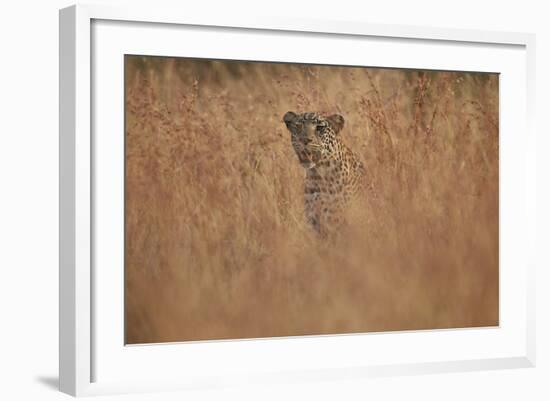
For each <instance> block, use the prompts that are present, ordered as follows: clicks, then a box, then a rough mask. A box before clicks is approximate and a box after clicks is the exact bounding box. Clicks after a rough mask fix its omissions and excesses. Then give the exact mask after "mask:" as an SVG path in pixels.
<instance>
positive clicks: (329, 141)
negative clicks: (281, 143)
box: [283, 111, 344, 169]
mask: <svg viewBox="0 0 550 401" xmlns="http://www.w3.org/2000/svg"><path fill="white" fill-rule="evenodd" d="M283 121H284V123H285V124H286V127H287V129H288V130H289V131H290V134H291V142H292V147H293V148H294V151H295V152H296V155H297V156H298V160H299V161H300V164H301V165H302V167H304V168H306V169H310V168H314V167H315V166H316V165H318V164H319V162H321V161H322V160H324V159H326V158H330V157H331V155H333V153H334V151H335V144H336V143H337V141H338V140H339V139H338V134H339V132H340V131H341V130H342V128H343V127H344V117H342V116H341V115H339V114H333V115H331V116H328V117H322V116H320V115H319V114H317V113H311V112H309V113H302V114H296V113H294V112H292V111H289V112H287V113H286V114H285V115H284V117H283Z"/></svg>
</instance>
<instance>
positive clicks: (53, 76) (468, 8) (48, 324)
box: [0, 0, 550, 400]
mask: <svg viewBox="0 0 550 401" xmlns="http://www.w3.org/2000/svg"><path fill="white" fill-rule="evenodd" d="M96 2H98V3H99V2H101V3H111V4H122V3H130V1H122V0H119V1H99V0H97V1H96ZM187 3H189V4H187ZM70 4H71V3H70V2H68V1H57V0H52V1H40V0H26V1H22V2H19V3H16V2H3V3H2V5H1V6H0V7H1V8H0V15H1V22H0V44H1V47H0V49H1V50H2V53H0V54H1V59H0V188H1V192H0V195H1V196H0V244H2V245H1V247H0V268H1V270H0V271H1V272H2V276H1V278H0V322H1V326H0V393H3V394H2V395H0V398H2V399H8V400H17V399H29V400H55V399H62V398H68V397H67V396H65V395H62V394H59V393H57V392H56V390H55V388H56V386H57V384H56V382H57V349H58V348H57V323H58V315H57V290H58V286H57V278H58V275H57V262H58V241H57V235H58V224H57V220H58V206H57V205H58V195H57V191H58V179H57V173H58V162H57V159H58V134H57V129H58V107H57V102H58V90H57V87H58V72H57V71H58V70H57V66H58V62H57V57H58V45H57V43H58V42H57V41H58V20H57V9H58V8H60V7H64V6H67V5H70ZM155 4H156V5H158V6H159V7H160V6H161V5H165V4H180V6H181V7H185V8H186V10H188V12H189V13H192V12H193V10H202V12H204V11H205V10H209V11H210V12H212V13H215V14H218V13H219V14H220V15H236V14H239V13H243V12H246V11H245V9H246V8H245V4H246V3H245V2H244V1H236V0H231V1H225V2H224V1H218V2H214V1H206V0H201V1H192V2H191V1H188V2H183V1H179V2H178V1H159V0H157V1H156V2H155ZM247 6H249V7H253V8H255V9H256V11H255V12H254V14H265V15H277V16H284V15H287V14H292V15H294V16H296V15H300V14H301V15H303V16H307V17H308V18H321V19H322V18H329V19H338V20H357V19H361V20H365V21H368V22H374V23H396V24H409V25H430V26H441V27H458V28H474V29H493V30H505V31H528V32H534V33H536V34H537V35H538V36H537V45H538V46H537V52H538V53H537V74H538V75H537V114H538V119H537V122H536V128H537V134H538V136H539V138H538V141H539V149H538V150H539V153H538V163H539V171H538V172H539V176H538V183H539V188H538V191H539V193H538V205H539V207H538V212H537V213H538V215H539V227H538V230H539V243H538V246H537V250H538V257H539V266H538V271H537V281H538V285H537V287H538V288H537V303H538V312H537V325H538V329H537V336H538V338H537V340H538V349H537V352H538V363H537V365H538V366H537V367H536V368H534V369H522V370H509V371H492V372H477V373H460V374H455V373H453V374H440V375H431V376H416V377H398V378H381V379H369V380H363V381H354V382H351V381H341V382H323V383H313V384H304V385H294V386H284V387H282V386H281V387H256V388H235V389H229V390H225V391H223V394H222V391H221V390H215V391H209V392H200V393H199V392H196V393H195V392H193V393H188V394H177V393H170V394H168V393H167V394H156V395H139V396H136V395H132V396H123V397H117V398H114V397H112V399H119V398H127V399H132V400H159V399H160V400H164V399H182V398H184V397H185V399H200V400H217V399H220V398H222V397H223V399H239V400H246V399H250V400H256V399H258V398H260V399H268V400H270V399H273V400H275V399H277V400H279V399H281V398H284V399H322V400H325V399H326V400H333V399H335V398H337V399H345V400H348V399H365V398H366V397H369V398H370V399H375V400H379V399H398V398H399V399H417V398H418V399H423V400H425V399H428V400H431V399H434V400H440V399H443V398H444V399H446V400H454V399H457V400H459V399H460V400H462V399H475V400H477V399H483V398H490V399H511V400H512V399H514V400H515V399H535V400H538V399H540V400H543V399H544V400H546V399H550V388H549V387H550V385H549V379H550V350H549V348H548V342H549V341H548V340H547V339H548V338H550V330H549V329H550V313H548V308H547V307H546V305H549V295H548V294H549V293H550V292H549V291H547V290H546V286H547V285H548V283H549V278H550V274H549V273H548V269H547V268H548V255H547V253H546V252H544V248H546V247H547V246H548V245H547V243H548V242H549V240H550V234H548V230H545V229H544V227H550V225H549V224H550V219H549V216H550V215H549V213H548V208H547V207H545V206H544V205H548V204H549V203H550V202H549V201H550V199H549V196H550V191H549V190H548V186H549V183H550V162H549V160H550V158H548V157H546V152H548V151H549V150H550V149H549V146H548V145H550V139H549V138H548V135H547V134H548V133H549V132H550V126H549V124H548V121H545V118H546V116H547V115H548V111H547V109H548V107H549V106H550V96H549V94H548V92H547V91H548V89H550V88H549V79H548V76H547V75H546V74H547V73H550V28H548V27H547V26H548V22H547V19H548V15H549V14H548V12H547V11H546V10H545V9H544V2H542V1H538V2H537V1H525V0H524V1H522V2H513V4H510V5H508V4H506V3H505V2H504V1H500V2H499V1H484V2H480V1H479V0H477V1H471V0H455V1H452V2H451V1H446V2H443V1H441V0H440V1H424V0H416V1H405V0H403V1H396V0H386V1H379V0H378V1H376V2H371V1H351V0H350V1H344V0H338V1H334V0H332V1H328V2H321V1H319V0H317V1H314V0H311V1H302V2H297V1H287V0H276V1H268V2H260V1H257V4H256V5H253V4H252V3H251V4H250V5H247ZM108 399H111V398H110V397H109V398H108Z"/></svg>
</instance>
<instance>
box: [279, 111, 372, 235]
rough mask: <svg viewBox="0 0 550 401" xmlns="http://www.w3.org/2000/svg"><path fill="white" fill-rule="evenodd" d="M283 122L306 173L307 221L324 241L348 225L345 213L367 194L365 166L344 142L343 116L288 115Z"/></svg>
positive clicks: (286, 114)
mask: <svg viewBox="0 0 550 401" xmlns="http://www.w3.org/2000/svg"><path fill="white" fill-rule="evenodd" d="M283 121H284V123H285V125H286V128H287V129H288V131H289V132H290V134H291V135H290V138H291V144H292V147H293V149H294V152H295V153H296V156H297V157H298V161H299V163H300V165H301V167H303V168H304V169H305V182H304V213H305V218H306V221H307V222H308V223H309V225H310V226H311V227H313V229H314V231H315V232H316V233H317V234H319V235H321V236H322V237H325V238H326V237H329V236H332V235H334V234H335V233H337V232H338V230H339V229H340V228H341V227H342V225H343V224H345V223H346V219H345V211H346V209H347V208H348V207H349V206H350V204H351V203H352V202H353V201H354V200H357V199H358V196H359V194H361V193H364V191H365V188H366V181H365V180H366V171H365V166H364V164H363V162H362V161H361V159H360V157H359V156H358V155H357V153H355V152H354V151H352V149H350V148H349V147H348V146H346V145H345V144H344V142H343V141H342V138H341V136H342V134H341V132H342V129H343V128H344V122H345V120H344V117H343V116H342V115H340V114H331V115H327V116H323V115H321V114H319V113H316V112H304V113H295V112H293V111H288V112H287V113H285V115H284V116H283Z"/></svg>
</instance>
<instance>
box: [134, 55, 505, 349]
mask: <svg viewBox="0 0 550 401" xmlns="http://www.w3.org/2000/svg"><path fill="white" fill-rule="evenodd" d="M125 81H126V82H125V90H126V133H125V135H126V188H125V194H126V201H125V224H126V231H125V232H126V234H125V269H126V270H125V271H126V279H125V287H126V288H125V297H126V299H125V301H126V337H127V338H126V341H127V343H131V344H135V343H152V342H166V341H188V340H207V339H227V338H256V337H274V336H296V335H312V334H334V333H352V332H372V331H387V330H412V329H435V328H459V327H474V326H494V325H498V323H499V320H498V316H499V301H498V300H499V286H498V284H499V272H498V267H499V241H498V238H499V236H498V233H499V197H498V194H499V160H498V154H499V149H498V143H499V141H498V125H499V122H498V113H499V109H498V97H499V94H498V75H496V74H481V73H455V72H435V71H411V70H398V69H377V68H350V67H326V66H306V65H292V64H269V63H247V62H221V61H206V60H192V59H176V58H160V57H155V58H153V57H141V56H126V62H125ZM289 110H290V111H295V112H304V111H316V112H320V113H327V114H328V113H330V114H332V113H339V114H341V115H343V116H344V118H345V120H346V124H345V126H344V129H343V130H342V132H341V135H342V139H343V141H344V142H345V143H346V144H347V145H349V146H350V147H353V149H355V151H356V152H357V153H358V154H360V156H361V158H362V160H363V162H364V164H365V166H366V168H367V171H368V174H369V177H370V179H371V183H372V186H373V188H374V191H375V193H376V198H375V199H364V200H361V202H360V203H359V204H358V207H357V208H356V210H354V211H351V212H353V213H357V216H359V215H361V216H362V218H357V219H352V220H351V223H350V224H349V226H348V228H347V229H346V230H345V231H344V232H343V233H342V235H340V236H338V237H336V238H333V239H330V240H325V239H321V238H318V237H317V235H315V233H314V232H313V230H312V229H311V228H310V227H309V226H308V225H307V223H306V221H305V218H304V213H303V180H304V169H303V168H302V167H301V166H300V165H299V163H298V160H297V157H296V154H295V153H294V151H293V149H292V146H291V143H290V133H289V132H288V131H287V129H286V127H285V125H284V123H283V122H282V117H283V115H284V114H285V112H287V111H289ZM353 222H359V223H357V224H353Z"/></svg>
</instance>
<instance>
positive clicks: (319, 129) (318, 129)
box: [316, 125, 325, 132]
mask: <svg viewBox="0 0 550 401" xmlns="http://www.w3.org/2000/svg"><path fill="white" fill-rule="evenodd" d="M324 128H325V127H324V126H322V125H318V126H317V128H316V129H317V132H321V131H322V130H323V129H324Z"/></svg>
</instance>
